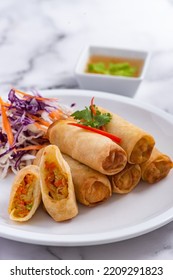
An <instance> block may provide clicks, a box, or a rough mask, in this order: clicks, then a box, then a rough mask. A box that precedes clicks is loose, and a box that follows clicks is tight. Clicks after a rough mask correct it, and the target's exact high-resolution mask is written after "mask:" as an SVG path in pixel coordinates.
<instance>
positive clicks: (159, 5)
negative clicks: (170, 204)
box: [0, 0, 173, 260]
mask: <svg viewBox="0 0 173 280" xmlns="http://www.w3.org/2000/svg"><path fill="white" fill-rule="evenodd" d="M91 43H97V44H107V45H113V46H116V47H130V48H135V49H145V50H149V51H151V53H152V56H151V61H150V65H149V67H148V71H147V75H146V77H145V80H144V81H143V83H142V85H141V87H140V88H139V90H138V92H137V94H136V96H135V98H137V99H140V100H143V101H145V102H148V103H150V104H153V105H155V106H157V107H160V108H161V109H163V110H166V111H167V112H169V113H171V114H173V1H172V0H107V1H105V0H30V1H23V0H1V1H0V91H1V93H3V94H7V93H8V91H9V89H10V87H11V86H14V87H17V88H20V89H28V88H33V87H34V88H37V89H39V90H42V89H54V88H76V87H77V83H76V80H75V78H74V74H73V70H74V67H75V64H76V61H77V58H78V56H79V54H80V52H81V50H82V48H83V47H84V46H85V45H86V44H91ZM0 259H1V260H2V259H173V223H170V224H168V225H166V226H164V227H162V228H160V229H158V230H155V231H154V232H152V233H148V234H145V235H143V236H140V237H137V238H133V239H131V240H126V241H122V242H118V243H112V244H108V245H99V246H88V247H69V248H68V247H55V246H53V247H47V246H39V245H31V244H24V243H20V242H15V241H10V240H6V239H3V238H0Z"/></svg>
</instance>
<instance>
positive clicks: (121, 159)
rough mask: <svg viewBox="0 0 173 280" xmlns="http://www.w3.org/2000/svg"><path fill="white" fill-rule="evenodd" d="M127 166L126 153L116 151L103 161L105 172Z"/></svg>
mask: <svg viewBox="0 0 173 280" xmlns="http://www.w3.org/2000/svg"><path fill="white" fill-rule="evenodd" d="M125 164H126V155H125V153H123V152H121V151H119V152H118V153H116V152H115V151H111V152H110V153H109V155H108V157H107V158H106V159H105V160H104V161H103V165H102V166H103V169H104V170H109V171H111V170H113V169H114V168H121V166H125Z"/></svg>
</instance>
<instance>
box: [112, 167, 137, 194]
mask: <svg viewBox="0 0 173 280" xmlns="http://www.w3.org/2000/svg"><path fill="white" fill-rule="evenodd" d="M109 179H110V181H111V186H112V191H113V192H114V193H120V194H126V193H129V192H131V191H132V190H133V189H134V188H135V187H136V186H137V184H138V183H139V181H140V179H141V168H140V166H139V164H129V163H127V165H126V167H125V168H124V169H123V170H122V171H121V172H120V173H118V174H115V175H113V176H110V177H109Z"/></svg>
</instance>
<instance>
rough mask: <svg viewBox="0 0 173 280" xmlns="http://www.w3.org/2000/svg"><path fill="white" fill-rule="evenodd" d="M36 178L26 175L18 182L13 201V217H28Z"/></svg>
mask: <svg viewBox="0 0 173 280" xmlns="http://www.w3.org/2000/svg"><path fill="white" fill-rule="evenodd" d="M35 180H36V177H35V176H34V175H33V174H27V175H25V177H24V178H23V180H22V181H21V182H20V184H19V187H18V189H17V191H16V193H15V196H14V199H13V207H12V208H13V209H15V211H14V215H15V216H16V217H20V218H23V217H25V216H27V215H28V213H29V212H30V211H31V209H32V206H33V190H34V183H35Z"/></svg>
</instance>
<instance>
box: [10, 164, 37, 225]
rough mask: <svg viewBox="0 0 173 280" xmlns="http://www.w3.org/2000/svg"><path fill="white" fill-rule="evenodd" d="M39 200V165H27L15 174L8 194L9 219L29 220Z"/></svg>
mask: <svg viewBox="0 0 173 280" xmlns="http://www.w3.org/2000/svg"><path fill="white" fill-rule="evenodd" d="M40 201H41V190H40V173H39V167H38V166H35V165H28V166H26V167H24V168H22V169H21V170H20V171H19V172H18V173H17V175H16V177H15V179H14V182H13V185H12V189H11V194H10V201H9V207H8V212H9V214H10V219H12V220H14V221H18V222H25V221H27V220H29V219H30V218H31V217H32V216H33V215H34V213H35V211H36V210H37V208H38V206H39V204H40Z"/></svg>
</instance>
